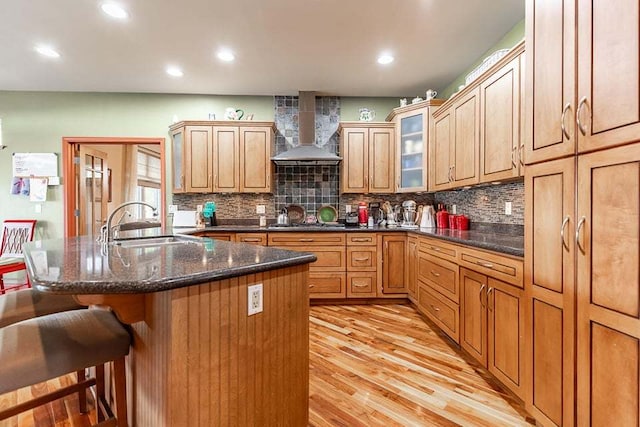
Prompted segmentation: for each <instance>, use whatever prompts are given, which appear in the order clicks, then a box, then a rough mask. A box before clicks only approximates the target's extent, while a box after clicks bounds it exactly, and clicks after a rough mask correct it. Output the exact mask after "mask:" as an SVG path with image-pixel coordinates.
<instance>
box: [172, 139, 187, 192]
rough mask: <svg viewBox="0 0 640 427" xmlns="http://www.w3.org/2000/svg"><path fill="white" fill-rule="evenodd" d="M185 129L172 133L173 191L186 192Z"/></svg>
mask: <svg viewBox="0 0 640 427" xmlns="http://www.w3.org/2000/svg"><path fill="white" fill-rule="evenodd" d="M184 174H185V157H184V127H181V128H180V129H176V130H174V131H173V132H171V191H172V192H173V193H184V192H185V185H184V184H185V182H184Z"/></svg>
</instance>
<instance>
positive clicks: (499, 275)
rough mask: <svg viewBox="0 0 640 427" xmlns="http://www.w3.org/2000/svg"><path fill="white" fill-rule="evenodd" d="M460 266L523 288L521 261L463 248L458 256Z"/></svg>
mask: <svg viewBox="0 0 640 427" xmlns="http://www.w3.org/2000/svg"><path fill="white" fill-rule="evenodd" d="M460 265H461V266H464V267H467V268H469V269H471V270H474V271H477V272H479V273H483V274H486V275H487V276H490V277H494V278H496V279H499V280H502V281H503V282H507V283H511V284H512V285H516V286H518V287H520V288H523V287H524V285H523V280H522V277H523V268H524V267H523V262H522V259H515V258H509V257H506V256H501V255H498V254H491V253H488V252H483V251H478V250H474V249H468V248H464V249H463V250H462V251H461V254H460Z"/></svg>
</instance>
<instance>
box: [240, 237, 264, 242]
mask: <svg viewBox="0 0 640 427" xmlns="http://www.w3.org/2000/svg"><path fill="white" fill-rule="evenodd" d="M242 241H243V242H259V241H260V239H257V238H244V239H242Z"/></svg>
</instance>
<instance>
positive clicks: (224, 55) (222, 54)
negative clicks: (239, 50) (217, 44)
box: [217, 50, 236, 62]
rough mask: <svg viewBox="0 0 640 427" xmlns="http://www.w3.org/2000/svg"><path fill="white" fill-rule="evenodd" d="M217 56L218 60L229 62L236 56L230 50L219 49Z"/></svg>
mask: <svg viewBox="0 0 640 427" xmlns="http://www.w3.org/2000/svg"><path fill="white" fill-rule="evenodd" d="M217 56H218V59H219V60H221V61H224V62H231V61H233V60H234V59H236V56H235V55H234V54H233V52H231V51H230V50H220V51H218V55H217Z"/></svg>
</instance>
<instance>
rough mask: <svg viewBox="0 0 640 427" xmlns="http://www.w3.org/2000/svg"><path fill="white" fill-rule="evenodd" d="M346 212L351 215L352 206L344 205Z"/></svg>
mask: <svg viewBox="0 0 640 427" xmlns="http://www.w3.org/2000/svg"><path fill="white" fill-rule="evenodd" d="M344 211H345V212H346V213H351V205H344Z"/></svg>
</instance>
